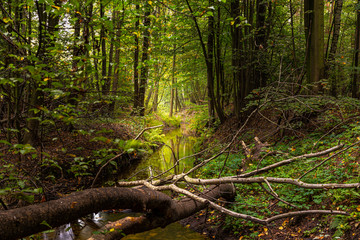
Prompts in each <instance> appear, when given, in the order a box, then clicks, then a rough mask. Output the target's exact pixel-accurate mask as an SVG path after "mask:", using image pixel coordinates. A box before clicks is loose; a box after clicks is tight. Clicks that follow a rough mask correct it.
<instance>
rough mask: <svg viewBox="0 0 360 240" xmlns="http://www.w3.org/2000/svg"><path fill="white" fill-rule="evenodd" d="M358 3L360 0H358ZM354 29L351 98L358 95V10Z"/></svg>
mask: <svg viewBox="0 0 360 240" xmlns="http://www.w3.org/2000/svg"><path fill="white" fill-rule="evenodd" d="M358 5H360V0H359V1H358ZM356 12H357V14H356V30H355V49H354V63H353V69H354V73H353V78H352V84H351V96H352V97H353V98H358V97H359V70H358V67H359V52H360V11H359V10H357V11H356Z"/></svg>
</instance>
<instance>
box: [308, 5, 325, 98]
mask: <svg viewBox="0 0 360 240" xmlns="http://www.w3.org/2000/svg"><path fill="white" fill-rule="evenodd" d="M304 12H305V15H304V17H305V36H306V40H307V41H306V49H307V54H306V55H307V59H306V69H307V76H308V82H309V83H313V84H314V83H315V84H317V85H314V88H313V91H314V92H318V91H319V90H320V91H321V85H320V82H319V81H320V80H321V79H322V78H323V76H324V0H317V1H315V0H305V2H304Z"/></svg>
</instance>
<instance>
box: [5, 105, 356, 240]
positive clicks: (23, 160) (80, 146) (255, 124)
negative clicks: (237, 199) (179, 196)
mask: <svg viewBox="0 0 360 240" xmlns="http://www.w3.org/2000/svg"><path fill="white" fill-rule="evenodd" d="M333 114H334V115H336V114H337V113H333ZM356 114H358V113H356ZM358 116H359V115H357V117H355V118H354V119H353V120H352V121H347V119H343V120H342V121H345V122H347V123H346V125H343V126H342V130H344V129H347V127H346V126H350V124H351V123H355V122H356V121H358V120H359V118H358ZM267 117H268V118H269V119H267V120H264V119H263V118H261V116H255V117H254V118H253V119H252V120H250V121H249V122H248V124H247V127H246V128H245V129H244V132H245V133H251V134H250V135H249V136H247V137H246V138H247V139H248V141H250V139H252V138H253V137H254V136H258V137H259V138H260V140H261V141H263V142H268V143H269V144H270V145H275V144H279V143H280V144H284V145H289V147H290V146H291V145H292V144H293V142H289V141H288V138H289V137H291V136H295V135H296V136H295V138H294V139H296V140H295V141H296V142H301V141H302V140H304V139H305V138H306V137H307V136H308V135H309V134H310V133H312V132H313V130H314V129H315V128H316V127H318V126H320V125H321V124H322V123H321V122H320V120H319V119H320V118H321V117H319V116H317V117H314V118H312V117H311V118H308V119H307V120H306V124H305V125H303V126H302V128H298V129H296V131H292V130H284V131H282V130H279V128H278V126H276V125H274V124H272V122H276V121H277V119H276V116H274V115H272V114H271V113H270V112H269V113H267ZM272 117H273V119H272ZM269 120H270V121H269ZM239 127H240V123H239V122H238V121H237V120H236V119H235V118H234V117H233V118H230V119H228V121H227V122H226V123H225V124H222V125H220V126H219V127H218V128H217V130H216V132H215V134H214V135H213V136H216V137H215V138H214V137H211V140H210V138H209V139H205V142H204V144H205V145H210V144H211V142H212V141H214V140H215V139H216V140H217V141H220V142H228V141H229V140H230V139H231V138H232V136H233V135H234V132H236V130H237V129H238V128H239ZM81 129H82V130H81V131H78V130H76V128H75V131H74V130H73V131H67V130H66V129H65V128H64V130H61V129H60V131H49V132H44V133H43V134H42V138H43V139H42V144H41V146H38V147H37V148H36V154H37V156H36V157H34V156H33V154H31V153H30V154H25V155H21V154H18V153H17V152H16V151H15V150H14V151H13V152H12V154H9V152H7V151H5V150H3V156H7V159H5V161H6V163H7V164H13V165H14V166H16V169H20V176H17V178H16V179H17V180H18V181H20V180H24V181H25V180H26V182H27V184H33V185H34V186H33V187H42V188H43V191H44V193H43V194H42V195H39V197H37V198H35V202H40V201H46V200H51V199H56V198H59V197H61V196H64V195H66V194H68V193H70V192H72V191H76V190H81V189H86V188H89V187H90V186H91V184H92V182H93V180H94V177H92V176H90V174H89V173H92V174H93V175H94V173H97V169H98V167H96V166H97V163H96V160H97V159H99V157H100V156H101V155H102V154H103V155H106V154H109V153H111V154H113V155H116V154H119V152H117V150H116V149H117V145H116V144H117V143H116V142H115V141H114V139H119V140H121V141H124V140H129V139H133V138H134V137H135V136H136V135H135V134H136V133H138V132H139V130H141V129H132V128H131V127H129V126H128V125H126V124H125V125H124V124H119V123H112V122H107V123H106V122H105V123H104V122H102V123H95V124H88V125H82V126H81ZM334 131H338V133H340V132H341V131H340V130H339V129H335V130H334ZM346 137H348V135H346ZM354 137H355V135H354ZM339 140H341V139H340V138H339ZM235 145H236V146H240V143H239V142H236V143H235ZM104 149H106V151H105V150H104ZM235 150H237V151H242V150H241V148H240V147H238V149H235ZM41 152H46V153H47V155H43V154H42V153H41ZM359 155H360V154H359V152H358V151H355V152H352V157H354V158H355V159H356V161H359ZM39 156H40V157H39ZM126 158H127V159H131V160H138V159H139V156H136V155H135V154H128V155H127V156H126ZM51 159H52V160H54V161H51ZM84 159H85V160H86V162H91V164H87V165H82V164H81V162H85V160H84ZM55 160H56V161H55ZM77 160H78V161H79V162H76V161H77ZM341 161H342V160H341V159H336V160H335V162H337V163H340V162H341ZM117 164H118V170H117V171H110V172H109V171H104V172H103V173H102V174H101V175H100V179H99V180H98V186H99V185H100V183H105V184H109V185H111V184H113V183H114V178H113V176H116V175H117V174H118V173H119V172H129V171H131V170H129V168H128V167H129V162H125V164H121V159H119V161H118V162H117ZM74 166H76V167H77V168H74ZM8 174H9V177H10V175H11V174H15V173H8ZM74 176H75V177H74ZM39 177H40V178H39ZM39 179H41V180H39ZM259 194H260V193H259ZM3 200H4V201H5V202H6V204H8V205H9V207H13V208H14V207H20V206H22V205H24V204H26V203H25V202H24V201H23V200H21V198H4V199H3ZM356 201H357V202H356ZM356 201H355V202H356V203H357V204H359V206H360V198H358V199H357V200H356ZM273 203H274V204H275V201H274V202H273ZM322 204H324V205H325V206H326V209H331V206H332V205H331V204H332V203H331V202H322ZM353 204H354V199H351V201H350V199H348V200H346V199H345V200H342V202H341V205H343V206H349V205H353ZM275 205H276V204H275ZM359 209H360V207H359ZM277 210H278V211H279V212H282V211H286V209H285V208H281V207H277ZM225 222H226V217H225V216H224V215H222V214H219V213H217V212H214V211H212V210H210V209H209V210H203V211H201V212H199V213H197V214H195V215H194V216H191V217H189V218H187V219H184V220H182V221H181V223H182V224H183V225H184V226H186V227H189V228H191V229H193V230H195V231H197V232H200V233H202V234H204V235H206V236H208V237H209V238H211V239H224V240H233V239H239V240H245V239H299V240H300V239H333V235H334V233H335V232H336V231H337V230H338V229H339V227H338V226H337V227H335V228H334V227H330V223H331V222H334V217H333V216H319V215H311V216H305V217H298V218H292V219H285V220H278V221H276V222H274V223H272V224H271V225H270V226H260V225H244V227H241V229H238V230H236V232H235V231H234V229H232V230H231V229H229V228H225V227H224V226H225ZM346 224H347V225H346V226H345V227H344V234H343V236H342V237H339V238H337V239H350V240H351V239H354V240H355V239H360V228H359V220H358V219H353V220H351V221H350V222H349V221H348V222H346ZM250 236H251V237H250Z"/></svg>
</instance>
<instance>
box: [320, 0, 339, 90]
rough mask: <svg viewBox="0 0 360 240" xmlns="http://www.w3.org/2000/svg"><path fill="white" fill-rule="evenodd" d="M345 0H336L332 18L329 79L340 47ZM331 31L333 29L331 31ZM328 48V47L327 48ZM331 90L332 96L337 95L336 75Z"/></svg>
mask: <svg viewBox="0 0 360 240" xmlns="http://www.w3.org/2000/svg"><path fill="white" fill-rule="evenodd" d="M342 6H343V1H342V0H339V1H335V7H334V18H333V20H332V24H331V28H333V31H332V33H333V34H332V41H331V47H330V51H329V55H328V56H326V65H325V73H324V78H325V79H328V78H329V77H330V69H331V68H333V67H335V55H336V51H337V47H338V42H339V37H340V26H341V25H340V23H341V11H342ZM330 33H331V31H330ZM330 33H329V40H328V42H329V41H330ZM326 50H327V49H326ZM331 78H332V80H331V90H330V93H331V95H332V96H335V97H336V95H337V86H336V84H337V83H336V81H335V77H334V76H331Z"/></svg>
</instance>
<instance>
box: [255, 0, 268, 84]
mask: <svg viewBox="0 0 360 240" xmlns="http://www.w3.org/2000/svg"><path fill="white" fill-rule="evenodd" d="M267 4H268V3H267V2H266V1H264V0H257V1H256V31H255V57H256V61H257V64H255V73H254V78H255V85H254V88H259V87H264V86H265V85H266V81H267V74H266V73H265V71H266V70H265V69H266V68H267V64H266V59H267V57H266V48H267V43H266V42H267V40H266V27H267V26H266V21H265V20H266V7H267ZM268 27H269V26H268Z"/></svg>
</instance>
